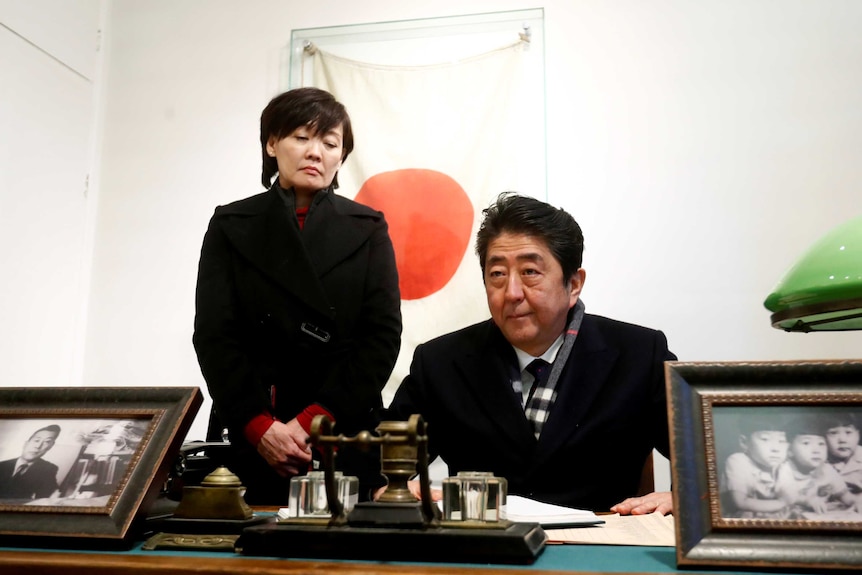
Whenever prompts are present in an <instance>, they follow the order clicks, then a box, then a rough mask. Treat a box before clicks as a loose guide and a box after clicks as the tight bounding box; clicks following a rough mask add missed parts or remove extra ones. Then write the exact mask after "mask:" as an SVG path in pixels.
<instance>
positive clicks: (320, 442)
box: [236, 415, 547, 564]
mask: <svg viewBox="0 0 862 575" xmlns="http://www.w3.org/2000/svg"><path fill="white" fill-rule="evenodd" d="M332 427H333V424H332V421H331V420H330V419H329V418H327V417H326V416H324V415H318V416H316V417H315V418H314V420H313V421H312V425H311V438H310V443H311V444H312V445H313V446H314V447H315V448H317V449H318V451H319V452H320V453H321V455H322V461H323V472H324V481H325V490H326V499H327V502H328V506H329V511H330V516H329V517H296V518H287V519H280V520H279V521H278V522H277V523H265V524H261V525H256V526H252V527H248V528H246V529H244V530H243V532H242V535H241V536H240V538H239V540H238V541H237V542H236V549H237V550H238V551H240V552H242V553H243V554H246V555H265V556H279V557H325V558H344V559H372V560H396V561H397V560H403V561H457V562H488V561H493V562H496V563H520V564H527V563H532V562H533V561H535V559H536V557H538V555H539V553H541V551H542V550H543V548H544V545H545V542H546V541H547V535H546V534H545V532H544V531H543V530H542V528H541V526H539V524H538V523H514V522H511V521H506V520H496V521H444V520H443V519H441V515H440V512H439V510H438V508H437V506H436V505H435V504H434V503H433V502H432V501H431V484H430V480H429V474H428V435H427V430H426V425H425V422H424V421H423V420H422V417H421V416H419V415H412V416H411V417H410V419H409V420H408V421H384V422H381V423H380V425H379V426H378V427H377V429H376V431H377V433H378V435H373V434H372V433H370V432H369V431H361V432H360V433H358V434H356V435H355V436H353V437H345V436H344V435H334V434H333V432H332ZM375 445H379V446H380V460H381V473H382V474H383V475H384V476H385V477H386V478H387V480H388V482H389V485H388V487H387V489H386V491H385V492H384V493H383V494H382V495H381V496H380V498H379V499H378V500H377V501H367V502H360V503H357V504H356V505H355V506H354V507H353V509H352V510H350V511H349V513H348V512H347V511H346V510H345V508H344V506H343V505H342V504H341V502H340V501H339V498H338V496H337V491H336V474H335V464H334V463H335V461H334V459H335V450H336V448H337V449H348V448H351V447H356V448H359V449H363V450H368V449H370V448H371V447H372V446H375ZM417 472H418V475H419V480H420V492H421V496H422V498H421V500H420V501H417V500H416V498H415V497H414V496H413V495H412V494H411V493H410V490H409V489H408V487H407V481H408V479H410V478H411V477H413V476H415V475H416V474H417Z"/></svg>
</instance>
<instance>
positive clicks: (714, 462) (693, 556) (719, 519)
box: [665, 360, 862, 572]
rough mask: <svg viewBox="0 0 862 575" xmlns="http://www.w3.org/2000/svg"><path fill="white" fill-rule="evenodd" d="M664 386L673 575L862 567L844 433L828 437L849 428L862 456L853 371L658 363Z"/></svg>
mask: <svg viewBox="0 0 862 575" xmlns="http://www.w3.org/2000/svg"><path fill="white" fill-rule="evenodd" d="M665 380H666V386H667V396H668V419H669V426H670V440H671V441H670V447H671V450H670V453H671V476H672V484H673V505H674V515H675V520H676V521H675V529H676V560H677V565H678V567H679V568H690V567H744V568H760V569H764V568H766V569H771V568H779V567H780V568H793V569H803V570H804V569H812V570H815V571H818V572H822V571H823V570H826V569H859V568H860V567H862V514H860V511H862V509H860V508H859V507H858V506H856V507H854V505H855V504H854V503H852V502H853V501H856V499H854V498H853V497H851V495H853V494H851V491H853V489H851V488H850V487H849V485H850V483H847V482H846V481H845V479H846V480H847V481H855V475H852V474H851V475H848V476H846V477H845V476H844V475H842V473H843V472H844V471H849V470H850V467H848V466H847V464H846V463H842V461H841V457H842V456H841V453H842V452H841V450H842V449H844V448H843V447H838V446H837V440H836V439H835V438H836V437H837V436H838V434H839V433H841V434H843V433H844V432H845V431H847V432H848V433H850V434H851V435H852V431H851V428H850V427H831V426H834V425H836V419H835V418H838V421H839V422H840V423H846V422H847V421H848V420H847V418H848V417H850V418H851V419H850V420H849V421H851V422H853V421H855V422H856V425H857V433H856V439H855V441H856V443H857V448H854V449H855V450H856V451H855V453H854V455H853V457H854V458H857V459H859V458H862V447H858V443H859V437H858V435H859V434H858V426H859V418H860V417H862V361H855V360H848V361H841V360H826V361H782V362H713V363H711V362H694V363H685V362H667V363H666V364H665ZM779 428H780V429H779ZM775 430H778V431H775ZM851 439H852V437H851ZM782 440H783V447H782ZM833 448H834V449H833ZM833 451H834V453H835V455H834V459H833V460H831V461H830V458H832V457H833ZM782 453H783V455H782ZM860 460H862V459H860ZM854 461H855V459H854ZM854 465H856V464H854ZM838 468H840V469H841V471H837V469H838ZM860 474H862V472H860ZM836 476H838V477H841V480H840V481H836V480H835V477H836ZM860 477H862V475H860ZM842 485H844V487H845V488H846V491H845V490H842ZM854 497H859V498H862V495H854ZM845 500H848V501H850V502H851V503H845ZM859 501H860V502H859V503H858V505H862V499H859ZM830 506H831V507H830Z"/></svg>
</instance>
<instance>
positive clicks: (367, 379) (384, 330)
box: [193, 186, 401, 499]
mask: <svg viewBox="0 0 862 575" xmlns="http://www.w3.org/2000/svg"><path fill="white" fill-rule="evenodd" d="M400 305H401V300H400V294H399V290H398V272H397V270H396V267H395V255H394V250H393V248H392V242H391V241H390V239H389V234H388V227H387V225H386V221H385V220H384V218H383V214H381V213H380V212H377V211H375V210H372V209H371V208H368V207H367V206H364V205H361V204H358V203H356V202H353V201H351V200H348V199H346V198H343V197H341V196H338V195H336V194H334V193H333V192H332V191H329V190H323V191H320V192H318V194H317V195H316V196H315V200H314V202H313V204H312V206H311V209H310V211H309V213H308V216H307V218H306V221H305V227H304V229H303V230H300V229H299V225H298V222H297V219H296V216H295V214H293V213H290V212H289V211H288V208H287V207H286V205H285V202H284V199H283V197H282V196H281V195H280V194H279V190H278V188H277V187H276V186H273V188H271V189H270V190H269V191H267V192H264V193H262V194H258V195H256V196H252V197H250V198H247V199H244V200H240V201H238V202H234V203H232V204H229V205H226V206H221V207H218V208H217V209H216V211H215V214H214V215H213V217H212V219H211V220H210V224H209V229H208V230H207V233H206V236H205V237H204V242H203V247H202V249H201V258H200V267H199V272H198V283H197V294H196V316H195V333H194V338H193V341H194V345H195V350H196V352H197V355H198V360H199V363H200V366H201V370H202V372H203V375H204V378H205V379H206V382H207V386H208V388H209V391H210V394H211V395H212V399H213V403H214V406H215V410H216V412H217V414H218V417H219V419H220V422H221V423H223V424H225V425H226V426H227V427H228V428H229V429H230V437H231V442H232V443H233V444H235V445H238V446H242V445H243V444H244V443H245V440H244V437H243V428H244V427H245V425H246V424H247V423H248V422H249V421H250V420H251V419H252V418H253V417H255V416H256V415H260V414H262V413H267V412H272V413H273V415H275V416H276V417H278V418H279V419H280V420H282V421H288V420H290V419H292V418H293V417H295V416H296V415H297V414H298V413H300V412H301V411H302V410H303V409H304V408H305V407H307V406H309V405H311V404H315V403H317V404H320V405H322V406H323V407H324V408H326V409H327V410H328V411H329V412H330V413H332V414H333V416H334V417H335V419H336V426H337V427H336V430H337V431H339V432H346V433H348V432H355V431H358V430H360V429H367V428H369V427H373V421H374V420H373V415H374V411H375V409H377V408H379V406H380V405H381V397H380V392H381V390H382V388H383V386H384V385H385V384H386V381H387V379H388V377H389V374H390V372H391V371H392V367H393V366H394V364H395V359H396V357H397V356H398V350H399V348H400V341H401V339H400V337H401V308H400ZM273 393H274V396H275V401H274V403H275V405H274V406H273V397H272V396H273ZM245 448H246V449H247V450H249V451H253V449H252V448H251V446H248V445H247V444H245ZM255 456H256V454H255ZM255 456H252V459H254V457H255ZM258 459H260V462H258V463H262V462H263V459H262V458H258ZM342 459H343V458H342ZM234 471H235V472H236V473H237V474H238V475H240V477H241V478H242V479H243V481H244V483H246V486H247V487H249V492H250V494H252V491H253V489H252V485H251V483H253V482H254V481H255V477H253V476H254V475H255V474H264V475H266V474H267V473H268V472H270V471H271V470H269V469H268V466H260V467H258V468H257V469H256V470H249V469H237V470H234ZM273 475H274V473H273ZM273 489H275V490H280V489H282V486H277V487H273ZM284 489H286V487H285V488H284ZM279 495H280V496H282V497H283V498H284V499H286V497H287V491H286V490H284V491H282V492H280V493H279ZM252 499H254V498H252Z"/></svg>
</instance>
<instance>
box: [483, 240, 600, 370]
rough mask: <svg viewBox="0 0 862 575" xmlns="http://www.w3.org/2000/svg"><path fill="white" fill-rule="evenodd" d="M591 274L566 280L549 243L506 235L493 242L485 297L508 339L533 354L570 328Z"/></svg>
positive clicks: (580, 272)
mask: <svg viewBox="0 0 862 575" xmlns="http://www.w3.org/2000/svg"><path fill="white" fill-rule="evenodd" d="M584 278H585V272H584V270H583V269H579V270H578V271H577V273H575V275H574V276H573V277H571V278H569V279H568V280H567V281H565V282H563V269H562V267H561V266H560V263H559V262H558V261H557V260H556V258H554V256H553V254H552V253H551V251H550V250H549V249H548V247H547V245H545V242H544V241H542V240H540V239H538V238H534V237H532V236H527V235H524V234H510V233H503V234H500V235H499V236H498V237H497V238H496V239H494V240H492V241H491V242H490V243H489V245H488V253H487V255H486V258H485V278H484V280H485V295H486V296H487V298H488V309H490V311H491V317H492V318H493V320H494V323H495V324H497V327H499V328H500V330H501V331H502V332H503V335H504V336H506V339H507V340H508V341H509V343H511V344H512V345H514V346H515V347H517V348H518V349H521V350H523V351H525V352H527V353H528V354H530V355H532V356H534V357H537V356H540V355H542V354H543V353H544V352H545V351H547V349H548V348H549V347H550V346H551V344H552V343H554V340H556V339H557V337H559V335H560V334H561V333H563V330H564V329H565V327H566V316H567V314H568V313H569V310H570V309H571V308H572V307H573V306H574V305H575V303H577V301H578V296H579V295H580V293H581V288H582V287H583V284H584Z"/></svg>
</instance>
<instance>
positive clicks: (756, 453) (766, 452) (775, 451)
mask: <svg viewBox="0 0 862 575" xmlns="http://www.w3.org/2000/svg"><path fill="white" fill-rule="evenodd" d="M742 437H743V441H742V443H743V449H744V450H745V452H746V453H747V454H748V456H749V457H750V458H751V460H752V461H754V462H755V463H757V464H758V465H760V466H761V467H763V468H765V469H773V468H775V467H777V466H778V464H780V463H781V462H783V461H784V460H785V458H786V457H787V437H786V435H785V434H784V432H783V431H755V432H753V433H752V434H751V435H749V436H748V438H747V439H746V438H745V436H742Z"/></svg>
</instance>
